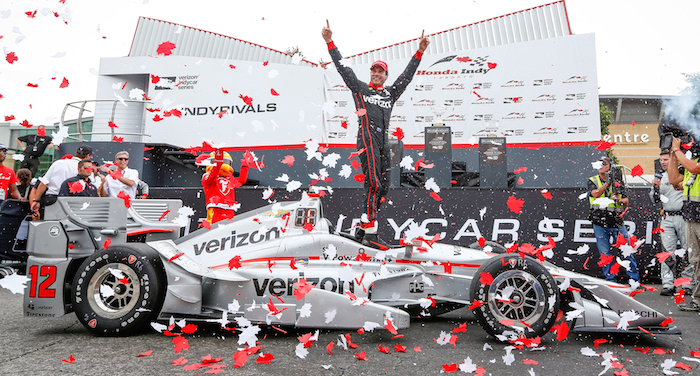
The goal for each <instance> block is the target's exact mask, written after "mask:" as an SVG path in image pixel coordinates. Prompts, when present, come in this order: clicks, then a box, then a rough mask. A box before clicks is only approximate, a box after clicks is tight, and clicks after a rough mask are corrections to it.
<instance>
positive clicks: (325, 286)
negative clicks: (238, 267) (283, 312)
mask: <svg viewBox="0 0 700 376" xmlns="http://www.w3.org/2000/svg"><path fill="white" fill-rule="evenodd" d="M299 276H300V278H304V273H299ZM296 282H299V278H287V279H286V280H285V279H282V278H272V279H270V278H265V279H258V278H253V287H254V288H255V294H257V295H258V296H263V295H265V293H266V291H267V292H269V293H270V294H271V295H275V296H285V295H286V296H294V284H295V283H296ZM306 282H307V283H308V284H310V285H313V286H315V287H318V288H320V289H321V290H328V291H332V292H337V293H338V294H341V295H344V294H345V291H346V288H345V287H346V286H347V287H348V288H347V291H350V292H355V281H343V280H342V279H340V278H334V277H330V276H326V277H323V276H321V277H306Z"/></svg>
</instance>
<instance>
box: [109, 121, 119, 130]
mask: <svg viewBox="0 0 700 376" xmlns="http://www.w3.org/2000/svg"><path fill="white" fill-rule="evenodd" d="M107 125H108V126H109V127H110V128H119V127H118V126H117V125H116V124H114V123H113V122H112V121H111V120H110V121H108V122H107Z"/></svg>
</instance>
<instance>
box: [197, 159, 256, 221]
mask: <svg viewBox="0 0 700 376" xmlns="http://www.w3.org/2000/svg"><path fill="white" fill-rule="evenodd" d="M209 161H210V162H213V165H210V166H208V167H207V172H206V173H205V174H204V176H202V187H204V196H205V198H206V202H207V222H209V223H210V224H214V223H216V222H219V221H222V220H225V219H232V218H233V217H234V215H235V214H236V212H235V211H234V210H235V209H234V205H235V204H236V196H235V194H234V190H235V189H236V188H238V187H240V186H242V185H243V184H245V182H246V181H247V180H248V162H246V161H245V160H241V173H240V175H239V176H238V178H236V177H234V176H233V167H231V163H232V159H231V156H230V155H229V154H228V153H226V152H224V151H222V150H217V151H215V152H213V153H211V156H210V157H209Z"/></svg>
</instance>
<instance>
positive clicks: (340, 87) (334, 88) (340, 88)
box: [161, 77, 350, 91]
mask: <svg viewBox="0 0 700 376" xmlns="http://www.w3.org/2000/svg"><path fill="white" fill-rule="evenodd" d="M162 79H163V78H162V77H161V80H162ZM326 91H350V89H348V88H347V86H345V84H337V85H333V86H331V87H329V88H328V89H327V90H326Z"/></svg>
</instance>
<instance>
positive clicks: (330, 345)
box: [326, 341, 334, 355]
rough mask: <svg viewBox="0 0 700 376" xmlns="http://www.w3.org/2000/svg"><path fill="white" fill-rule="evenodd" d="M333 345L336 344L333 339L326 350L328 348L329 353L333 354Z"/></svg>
mask: <svg viewBox="0 0 700 376" xmlns="http://www.w3.org/2000/svg"><path fill="white" fill-rule="evenodd" d="M333 345H334V343H333V341H331V343H329V344H328V345H326V350H328V355H332V354H333Z"/></svg>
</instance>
